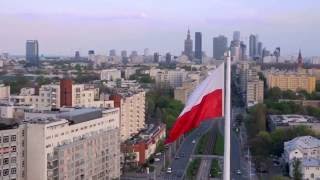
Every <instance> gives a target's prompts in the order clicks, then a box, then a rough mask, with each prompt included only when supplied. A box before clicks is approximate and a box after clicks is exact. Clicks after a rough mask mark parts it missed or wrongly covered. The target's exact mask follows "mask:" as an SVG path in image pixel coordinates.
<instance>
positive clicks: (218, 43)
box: [213, 35, 228, 60]
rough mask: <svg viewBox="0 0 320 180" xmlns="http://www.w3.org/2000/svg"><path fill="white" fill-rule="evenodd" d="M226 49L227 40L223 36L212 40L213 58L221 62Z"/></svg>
mask: <svg viewBox="0 0 320 180" xmlns="http://www.w3.org/2000/svg"><path fill="white" fill-rule="evenodd" d="M227 48H228V39H227V37H225V36H222V35H220V36H218V37H214V38H213V58H214V59H217V60H222V59H223V58H224V53H225V52H226V50H227Z"/></svg>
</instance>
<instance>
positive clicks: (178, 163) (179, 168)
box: [162, 121, 215, 180]
mask: <svg viewBox="0 0 320 180" xmlns="http://www.w3.org/2000/svg"><path fill="white" fill-rule="evenodd" d="M214 123H215V121H205V122H203V123H202V124H201V125H200V126H199V127H198V128H197V129H195V130H193V131H192V132H191V133H190V134H188V136H186V138H185V139H184V141H183V143H182V144H181V145H180V148H179V149H178V151H177V153H176V156H179V158H178V159H174V160H173V161H172V163H171V165H170V166H169V167H171V168H172V171H173V172H172V173H170V174H169V173H165V174H164V175H163V177H162V178H163V179H166V180H180V179H183V176H184V175H185V173H186V169H187V167H188V162H189V160H190V156H191V154H193V151H194V149H195V147H196V144H197V143H192V141H193V140H195V141H196V142H198V141H199V139H200V137H201V136H202V135H203V134H205V133H206V132H207V131H208V130H209V129H210V128H211V127H212V126H213V124H214ZM182 154H184V156H183V157H182Z"/></svg>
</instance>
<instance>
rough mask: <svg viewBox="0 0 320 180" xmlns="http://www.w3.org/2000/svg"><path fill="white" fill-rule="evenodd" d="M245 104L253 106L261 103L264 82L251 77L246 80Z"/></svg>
mask: <svg viewBox="0 0 320 180" xmlns="http://www.w3.org/2000/svg"><path fill="white" fill-rule="evenodd" d="M246 89H247V92H246V104H247V106H253V105H255V104H258V103H262V102H263V99H264V97H263V96H264V82H263V81H261V80H259V79H252V80H249V81H248V82H247V88H246Z"/></svg>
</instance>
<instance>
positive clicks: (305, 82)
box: [265, 71, 316, 93]
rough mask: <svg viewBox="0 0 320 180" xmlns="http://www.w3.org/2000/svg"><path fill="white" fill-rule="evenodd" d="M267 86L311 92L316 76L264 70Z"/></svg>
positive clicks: (313, 89)
mask: <svg viewBox="0 0 320 180" xmlns="http://www.w3.org/2000/svg"><path fill="white" fill-rule="evenodd" d="M265 77H266V79H267V85H268V88H273V87H279V88H280V89H281V90H284V91H285V90H291V91H299V90H305V91H307V92H308V93H312V92H314V91H315V89H316V77H315V76H312V75H309V74H302V73H299V72H272V71H269V72H266V73H265Z"/></svg>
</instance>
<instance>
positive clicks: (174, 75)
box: [155, 69, 187, 88]
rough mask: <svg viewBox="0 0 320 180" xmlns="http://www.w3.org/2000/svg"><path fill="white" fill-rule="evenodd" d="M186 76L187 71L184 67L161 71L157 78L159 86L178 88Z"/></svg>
mask: <svg viewBox="0 0 320 180" xmlns="http://www.w3.org/2000/svg"><path fill="white" fill-rule="evenodd" d="M186 78H187V72H186V71H185V70H184V69H177V70H163V71H160V72H158V73H157V75H156V77H155V80H156V84H157V85H158V86H165V87H167V86H170V87H172V88H176V87H181V86H182V82H183V81H185V79H186Z"/></svg>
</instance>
